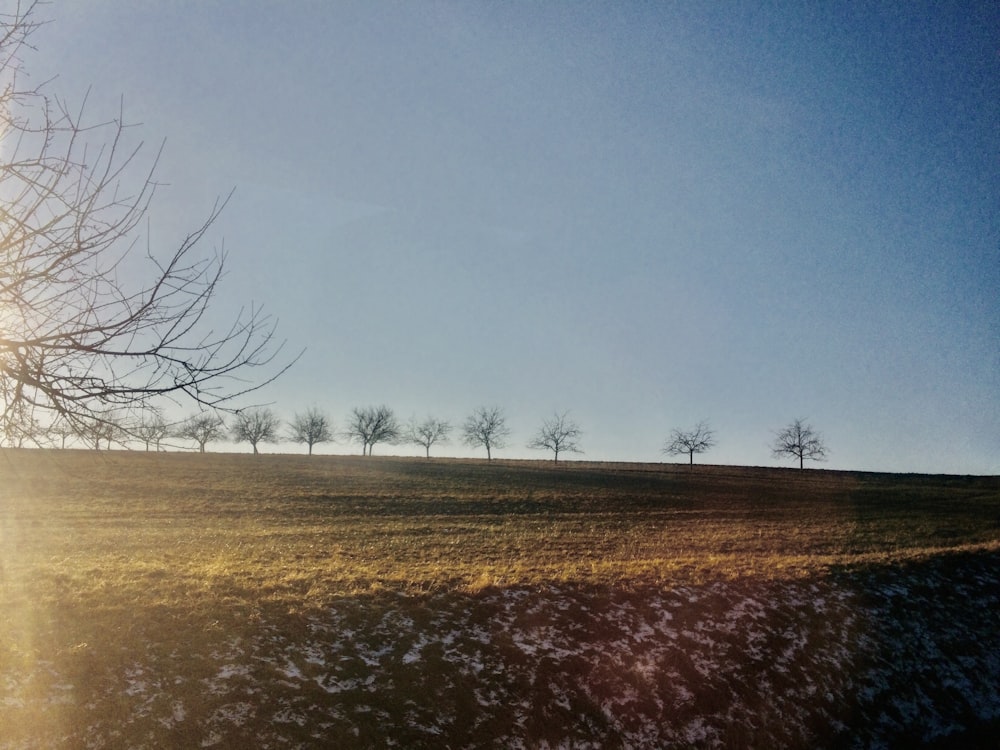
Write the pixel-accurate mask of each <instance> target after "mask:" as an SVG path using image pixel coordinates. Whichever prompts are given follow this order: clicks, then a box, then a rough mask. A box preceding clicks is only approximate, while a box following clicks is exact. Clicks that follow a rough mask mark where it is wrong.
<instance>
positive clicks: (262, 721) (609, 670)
mask: <svg viewBox="0 0 1000 750" xmlns="http://www.w3.org/2000/svg"><path fill="white" fill-rule="evenodd" d="M998 571H1000V555H997V554H995V553H994V554H951V555H945V556H940V557H936V558H932V559H929V560H927V561H925V562H921V563H915V564H908V565H904V566H899V567H889V566H882V567H879V566H872V567H865V568H854V569H849V570H848V569H842V570H836V571H834V572H833V573H832V574H831V575H829V576H815V577H811V578H801V579H795V580H785V581H782V580H766V581H764V580H754V579H738V580H727V581H716V582H710V583H706V584H702V585H693V584H692V585H682V586H676V587H657V586H651V585H642V586H637V587H633V588H622V587H611V586H588V585H574V584H558V585H557V584H553V585H543V586H532V587H523V586H521V587H511V588H501V587H490V588H485V589H482V590H480V591H478V592H476V593H460V592H455V591H442V592H438V593H433V594H428V595H423V596H403V595H399V594H395V593H389V592H386V593H381V594H371V595H365V596H354V597H344V598H340V599H337V600H334V601H332V602H329V603H328V604H327V605H324V606H313V607H310V608H296V609H295V611H289V610H288V608H287V605H286V606H275V605H273V604H268V603H267V602H266V601H260V602H257V603H254V604H252V605H251V604H250V603H248V602H242V601H234V600H227V599H224V598H219V599H217V600H215V601H214V602H209V601H206V602H202V603H201V604H199V605H198V606H197V607H193V608H192V610H191V611H189V612H186V613H180V612H177V611H174V612H164V611H161V610H155V609H154V610H148V611H146V610H137V611H133V612H128V613H122V615H121V617H120V618H119V620H118V625H117V627H115V628H114V629H113V630H112V631H110V632H100V631H97V630H95V631H93V632H89V633H85V634H84V633H81V632H80V631H79V630H73V629H72V628H71V626H70V625H69V621H67V620H59V621H58V622H54V623H52V624H51V626H52V628H53V631H52V632H50V633H49V634H48V635H47V636H45V637H44V638H43V639H42V640H43V642H45V643H49V644H51V648H50V649H47V650H46V651H45V654H44V657H43V658H40V659H39V660H37V661H35V662H34V663H33V666H34V671H33V672H32V673H28V672H26V671H25V669H27V667H28V662H27V660H22V661H17V660H10V659H8V662H7V664H6V665H5V678H4V682H3V683H2V684H0V726H3V727H5V728H7V729H6V730H5V733H4V735H3V736H2V737H0V748H14V747H43V746H44V747H78V746H84V745H88V744H89V745H96V746H110V745H118V746H199V745H200V746H204V747H245V746H254V747H261V748H266V747H281V746H286V745H289V744H291V745H293V746H294V745H298V746H305V747H326V746H335V747H386V746H390V745H396V746H404V747H408V748H439V747H470V748H475V747H514V746H528V747H539V746H544V745H545V744H546V743H548V745H549V746H555V745H568V746H572V747H601V748H660V747H668V746H669V747H685V748H687V747H690V748H700V747H706V748H707V747H726V748H728V747H773V748H823V747H829V748H849V747H927V748H952V747H977V746H980V747H985V746H986V744H985V743H986V742H987V740H990V739H995V730H996V729H997V721H998V718H1000V698H998V696H1000V623H998V617H997V612H998V611H1000V601H998V598H1000V573H998ZM77 606H85V605H77ZM59 614H61V615H62V616H64V617H67V618H71V617H72V616H73V614H74V612H73V610H72V608H67V609H65V610H64V611H62V612H61V613H59ZM71 636H72V640H69V639H70V637H71ZM82 638H85V639H86V640H81V639H82ZM11 727H13V728H15V729H14V730H13V731H11V730H10V729H9V728H11ZM32 743H34V744H32ZM977 743H978V745H977Z"/></svg>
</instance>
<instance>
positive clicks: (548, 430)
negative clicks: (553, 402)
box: [528, 412, 583, 463]
mask: <svg viewBox="0 0 1000 750" xmlns="http://www.w3.org/2000/svg"><path fill="white" fill-rule="evenodd" d="M568 415H569V412H563V413H562V414H555V415H554V416H553V417H552V419H546V420H545V421H543V422H542V426H541V427H540V428H539V430H538V434H537V435H535V437H534V439H533V440H532V441H531V442H530V443H528V447H529V448H535V449H538V450H549V451H552V453H553V454H554V459H553V460H554V462H555V463H558V462H559V454H560V453H583V451H582V450H580V445H579V443H578V442H577V441H578V440H579V439H580V436H581V435H583V430H581V429H580V427H579V426H578V425H577V424H576V422H573V421H572V420H569V419H567V416H568Z"/></svg>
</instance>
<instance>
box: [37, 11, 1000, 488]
mask: <svg viewBox="0 0 1000 750" xmlns="http://www.w3.org/2000/svg"><path fill="white" fill-rule="evenodd" d="M41 12H42V14H43V15H44V16H46V17H48V18H51V19H52V22H51V23H50V24H49V25H48V26H46V27H45V28H44V29H43V30H42V31H41V32H40V33H39V34H38V35H37V36H36V38H35V44H36V46H37V51H35V52H32V53H31V54H30V55H29V56H28V57H27V60H26V63H27V65H26V67H27V69H28V70H29V72H31V73H32V75H33V76H34V77H35V78H36V79H38V80H43V79H46V78H48V77H51V76H53V75H58V78H56V79H55V80H54V81H53V82H52V83H51V84H50V91H52V92H53V93H58V94H59V95H60V96H64V97H66V98H68V99H69V100H70V101H71V102H79V101H80V100H81V98H82V95H83V93H84V92H85V91H86V90H87V88H88V87H90V89H91V93H90V97H89V107H90V112H91V114H92V116H93V117H94V118H95V119H100V118H101V117H102V116H107V115H108V114H114V113H115V112H116V111H117V108H118V104H119V101H120V97H122V96H124V103H125V112H126V118H127V119H129V120H131V121H133V122H140V123H142V127H141V129H137V130H136V131H135V132H134V137H135V138H136V139H140V138H141V139H142V140H144V141H146V142H147V144H149V147H150V149H149V150H150V153H151V152H152V150H153V147H155V146H156V145H158V144H159V142H160V141H161V140H162V139H166V149H165V153H164V156H163V159H162V161H161V168H160V172H159V178H160V180H161V181H163V182H164V183H167V184H166V185H165V186H164V187H163V189H162V190H161V191H160V193H159V194H158V199H157V202H156V204H155V207H154V210H153V212H152V217H151V229H152V236H153V240H154V247H156V246H157V245H159V246H161V247H163V248H164V249H167V248H169V246H170V243H171V241H175V240H176V238H177V237H179V236H181V235H182V233H184V232H185V231H186V230H188V229H190V228H192V227H193V226H194V225H195V224H197V222H198V220H199V219H201V218H203V217H204V215H205V213H206V212H207V211H208V209H209V208H210V206H211V204H212V202H213V201H214V200H215V198H216V197H217V196H218V195H220V194H225V193H227V192H228V191H229V190H230V189H231V188H233V187H234V186H235V188H236V193H235V195H234V197H233V199H232V201H231V203H230V205H229V206H228V207H227V209H226V211H225V213H224V214H223V215H222V217H221V219H220V220H219V222H218V223H217V225H216V227H215V229H214V232H213V233H212V236H211V237H210V238H209V239H210V244H209V245H207V246H206V250H209V249H211V246H212V245H215V246H218V245H220V244H221V243H222V242H223V241H224V243H225V248H226V250H227V251H228V252H229V274H228V276H227V278H226V282H225V289H224V290H223V292H222V293H221V294H220V297H219V299H218V301H217V302H218V304H217V306H216V308H215V309H216V311H217V312H218V314H219V316H220V320H221V319H224V318H225V317H226V316H227V315H231V314H232V313H233V312H234V311H235V309H236V308H237V306H238V305H239V304H241V303H243V302H246V301H249V300H255V301H257V302H261V303H264V304H265V305H266V307H267V309H268V310H270V311H271V312H272V313H273V314H274V315H276V316H277V317H278V318H279V319H280V334H281V336H282V337H283V338H287V340H288V347H289V349H290V350H298V349H301V348H305V349H306V352H305V354H304V356H303V357H302V359H301V360H300V362H299V363H298V364H297V365H296V366H295V368H294V369H293V370H292V371H291V372H289V373H288V374H287V375H286V376H285V377H283V378H282V379H281V380H279V381H278V382H276V383H275V384H273V385H271V386H268V387H267V388H265V389H264V390H263V391H261V392H260V393H259V394H258V398H257V399H256V400H258V401H265V402H273V404H274V407H275V409H276V410H277V411H278V412H279V413H281V414H282V415H283V416H289V417H290V416H291V415H292V413H293V412H295V411H301V410H303V409H304V408H306V407H307V406H310V405H317V406H319V407H320V408H322V409H324V410H326V411H327V412H329V414H330V415H331V416H332V417H333V418H334V420H335V422H337V423H338V424H339V425H343V423H344V421H345V419H346V415H347V413H348V412H349V411H350V409H351V408H352V407H354V406H365V405H369V404H381V403H385V404H387V405H389V406H391V407H392V408H394V409H395V411H396V412H397V414H398V415H399V416H400V417H402V418H403V419H406V418H408V417H410V416H411V415H415V416H417V417H422V416H425V415H435V416H438V417H442V418H447V419H450V420H451V421H452V422H453V423H455V424H456V425H458V424H460V423H461V422H462V421H463V420H464V418H465V417H466V416H467V415H468V414H469V413H470V412H471V411H472V410H473V409H474V408H476V407H477V406H480V405H499V406H501V407H503V408H504V409H505V410H506V412H507V415H508V420H509V423H510V426H511V429H512V432H513V434H512V436H511V444H510V447H508V448H507V449H505V450H502V451H499V452H498V455H500V456H509V457H521V456H537V457H539V458H541V457H543V454H538V453H535V452H532V451H529V450H528V449H527V448H525V447H524V446H525V444H526V443H527V442H528V441H529V440H530V439H531V437H532V436H533V434H534V432H535V431H536V430H537V428H538V426H539V425H540V423H541V421H542V419H543V418H545V417H547V416H550V415H551V414H552V413H553V412H555V411H558V412H563V411H567V410H568V411H569V412H570V413H571V416H572V418H574V419H575V420H576V421H577V422H578V423H579V425H580V426H581V428H583V430H584V436H583V439H582V446H583V448H584V450H585V454H584V456H582V458H588V459H594V460H653V461H655V460H661V459H663V458H664V457H663V456H662V455H661V454H660V448H661V447H662V445H663V443H664V440H665V438H666V437H667V435H668V434H669V432H670V430H671V429H672V428H675V427H681V428H686V427H691V426H693V425H694V424H695V423H697V422H698V421H700V420H703V419H704V420H707V421H708V422H709V423H710V424H711V426H712V427H713V428H714V429H715V431H716V435H717V439H718V446H717V447H716V448H715V449H713V450H712V451H711V452H709V453H707V454H705V455H704V456H702V457H700V458H701V460H702V461H704V462H709V463H736V464H753V465H792V463H793V462H791V461H780V460H775V459H772V458H771V456H770V450H769V447H768V446H769V444H770V442H771V440H772V437H773V433H774V431H775V430H777V429H778V428H780V427H781V426H783V425H784V424H787V423H788V422H790V421H791V420H793V419H795V418H796V417H805V418H807V419H808V421H809V422H810V423H812V424H813V426H814V427H815V428H816V429H818V430H819V431H820V432H821V433H822V434H823V435H824V437H825V438H826V441H827V443H828V446H829V449H830V456H829V460H828V461H827V462H826V463H825V464H821V465H822V466H826V467H829V468H844V469H872V470H890V471H922V472H956V473H1000V169H998V167H1000V9H998V6H996V5H995V4H990V3H948V2H935V3H867V2H865V3H809V2H789V3H777V2H759V3H739V2H719V3H698V2H684V3H594V2H565V3H563V2H545V3H531V2H515V3H502V4H501V3H473V2H462V3H452V2H405V3H403V2H400V3H380V2H330V3H327V2H314V3H310V2H296V3H277V2H272V3H267V2H252V1H251V2H239V3H236V2H229V3H222V2H220V3H201V2H138V3H126V2H98V1H96V0H94V1H90V2H87V1H80V2H72V3H54V4H52V5H49V6H45V7H43V8H42V11H41ZM453 442H454V443H455V444H453V445H451V446H447V447H442V448H441V449H440V450H439V451H438V453H439V454H441V455H478V451H471V450H469V449H466V448H465V447H463V446H461V445H459V444H457V441H453ZM222 447H223V446H217V448H219V449H221V448H222ZM284 449H285V450H297V448H295V447H292V446H285V448H284ZM325 449H326V450H327V451H329V452H355V451H356V450H357V448H356V447H355V446H347V445H344V444H342V443H341V444H337V445H331V446H326V447H325ZM382 450H383V452H394V453H401V452H407V449H404V448H398V447H397V448H384V447H383V449H382ZM376 452H379V447H377V448H376ZM414 452H419V449H417V450H415V451H414ZM671 460H674V459H671Z"/></svg>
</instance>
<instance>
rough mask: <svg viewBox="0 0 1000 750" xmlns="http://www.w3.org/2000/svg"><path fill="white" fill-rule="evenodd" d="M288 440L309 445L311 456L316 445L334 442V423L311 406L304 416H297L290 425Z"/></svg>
mask: <svg viewBox="0 0 1000 750" xmlns="http://www.w3.org/2000/svg"><path fill="white" fill-rule="evenodd" d="M288 439H289V440H291V441H292V442H293V443H305V444H306V445H308V446H309V455H310V456H311V455H312V452H313V446H314V445H318V444H319V443H329V442H330V441H331V440H333V423H332V422H331V421H330V419H329V418H328V417H327V416H326V415H325V414H323V412H321V411H320V410H319V409H317V408H316V407H314V406H310V407H309V408H308V409H306V411H305V413H304V414H296V415H295V417H294V418H293V419H292V421H291V422H289V423H288Z"/></svg>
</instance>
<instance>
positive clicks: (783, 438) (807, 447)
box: [771, 419, 826, 469]
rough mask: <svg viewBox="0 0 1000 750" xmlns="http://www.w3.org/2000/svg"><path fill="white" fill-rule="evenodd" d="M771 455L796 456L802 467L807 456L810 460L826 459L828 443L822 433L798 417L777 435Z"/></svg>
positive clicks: (776, 456)
mask: <svg viewBox="0 0 1000 750" xmlns="http://www.w3.org/2000/svg"><path fill="white" fill-rule="evenodd" d="M771 455H772V456H774V457H775V458H783V457H785V456H794V457H795V458H798V459H799V468H800V469H801V468H803V461H804V460H805V459H807V458H808V459H809V460H810V461H823V460H824V459H826V445H825V444H824V442H823V438H822V437H821V436H820V434H819V433H818V432H816V431H815V430H813V428H812V427H811V426H810V425H808V424H806V423H805V420H802V419H796V420H795V421H794V422H792V423H791V424H790V425H788V426H787V427H785V428H783V429H781V430H779V431H778V433H777V434H776V435H775V438H774V443H773V444H772V446H771Z"/></svg>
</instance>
